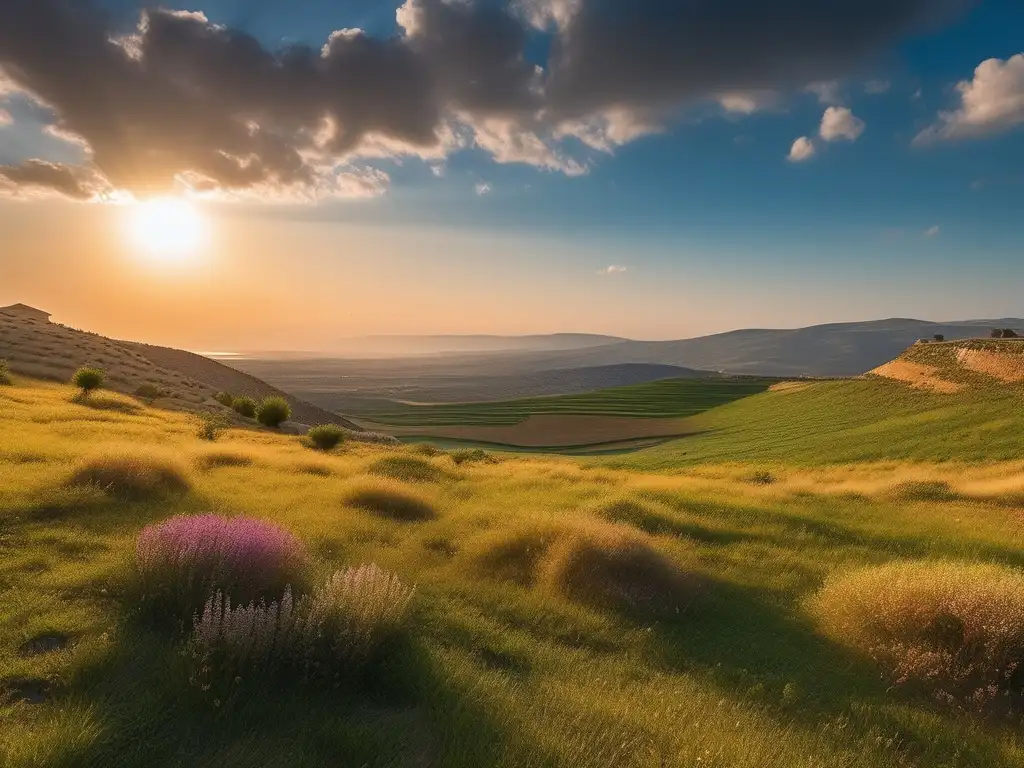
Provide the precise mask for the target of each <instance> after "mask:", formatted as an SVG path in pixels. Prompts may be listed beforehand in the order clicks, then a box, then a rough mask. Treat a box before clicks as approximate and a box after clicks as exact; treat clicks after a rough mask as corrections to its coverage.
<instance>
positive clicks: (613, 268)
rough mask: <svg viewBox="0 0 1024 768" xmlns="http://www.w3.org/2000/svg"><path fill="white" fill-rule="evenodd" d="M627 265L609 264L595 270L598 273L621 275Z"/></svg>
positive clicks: (625, 270)
mask: <svg viewBox="0 0 1024 768" xmlns="http://www.w3.org/2000/svg"><path fill="white" fill-rule="evenodd" d="M628 271H629V267H624V266H622V265H621V264H609V265H608V266H607V267H603V268H602V269H599V270H597V274H599V275H621V274H622V273H623V272H628Z"/></svg>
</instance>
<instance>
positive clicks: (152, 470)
mask: <svg viewBox="0 0 1024 768" xmlns="http://www.w3.org/2000/svg"><path fill="white" fill-rule="evenodd" d="M68 485H71V486H76V487H90V486H91V487H95V488H99V489H100V490H102V491H104V492H105V493H107V494H109V495H111V496H116V497H119V498H123V499H128V500H145V499H153V498H159V497H161V496H166V495H169V494H177V493H185V492H187V491H188V489H189V482H188V475H187V473H186V472H185V470H184V469H183V468H182V467H181V466H180V465H179V464H177V463H175V462H173V461H170V460H168V459H164V458H160V457H156V456H147V455H145V454H131V455H129V454H108V455H101V456H95V457H93V458H90V459H86V460H85V461H83V462H82V463H81V464H80V465H79V466H78V468H77V469H76V470H75V471H74V473H73V474H72V475H71V477H70V478H69V479H68Z"/></svg>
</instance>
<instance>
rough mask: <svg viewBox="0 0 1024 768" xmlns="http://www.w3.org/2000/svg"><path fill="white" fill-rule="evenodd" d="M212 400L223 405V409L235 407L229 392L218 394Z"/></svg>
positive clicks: (233, 397) (233, 398)
mask: <svg viewBox="0 0 1024 768" xmlns="http://www.w3.org/2000/svg"><path fill="white" fill-rule="evenodd" d="M213 399H214V400H216V401H217V402H218V403H220V404H221V405H223V406H224V407H225V408H234V407H235V396H234V395H232V394H231V393H230V392H218V393H217V394H216V395H214V396H213Z"/></svg>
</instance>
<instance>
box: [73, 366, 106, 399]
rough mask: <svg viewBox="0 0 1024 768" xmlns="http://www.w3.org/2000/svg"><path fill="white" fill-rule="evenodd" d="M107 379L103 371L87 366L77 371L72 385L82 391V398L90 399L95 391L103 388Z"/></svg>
mask: <svg viewBox="0 0 1024 768" xmlns="http://www.w3.org/2000/svg"><path fill="white" fill-rule="evenodd" d="M106 378H107V375H106V374H105V373H104V372H103V370H102V369H100V368H90V367H88V366H86V367H83V368H79V369H78V370H77V371H75V375H74V376H72V377H71V383H72V384H74V385H75V386H76V387H78V388H79V389H80V390H82V397H88V396H89V394H90V393H92V392H93V391H94V390H97V389H99V388H100V387H102V386H103V382H104V380H105V379H106Z"/></svg>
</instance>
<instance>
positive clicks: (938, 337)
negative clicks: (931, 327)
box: [932, 333, 946, 343]
mask: <svg viewBox="0 0 1024 768" xmlns="http://www.w3.org/2000/svg"><path fill="white" fill-rule="evenodd" d="M932 338H933V339H935V341H937V342H939V343H942V342H943V341H945V340H946V337H945V336H943V335H942V334H941V333H936V334H935V335H934V336H932Z"/></svg>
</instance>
